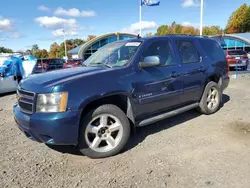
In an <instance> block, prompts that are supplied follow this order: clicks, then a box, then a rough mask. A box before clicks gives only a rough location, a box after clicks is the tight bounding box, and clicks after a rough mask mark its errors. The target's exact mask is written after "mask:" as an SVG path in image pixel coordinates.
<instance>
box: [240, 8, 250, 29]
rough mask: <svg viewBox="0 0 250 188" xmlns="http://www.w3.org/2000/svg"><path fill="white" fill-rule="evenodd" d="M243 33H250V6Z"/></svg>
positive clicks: (243, 25) (243, 24)
mask: <svg viewBox="0 0 250 188" xmlns="http://www.w3.org/2000/svg"><path fill="white" fill-rule="evenodd" d="M241 32H250V6H249V7H248V10H247V13H246V15H245V18H244V20H243V23H242V27H241Z"/></svg>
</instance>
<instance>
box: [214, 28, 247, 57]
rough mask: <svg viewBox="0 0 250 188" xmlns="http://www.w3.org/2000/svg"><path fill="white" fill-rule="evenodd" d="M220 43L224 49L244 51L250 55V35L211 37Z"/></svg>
mask: <svg viewBox="0 0 250 188" xmlns="http://www.w3.org/2000/svg"><path fill="white" fill-rule="evenodd" d="M211 38H213V39H215V40H216V41H218V42H219V43H220V45H221V46H222V48H223V49H225V50H230V49H242V50H245V51H246V52H248V53H250V33H235V34H225V35H216V36H211Z"/></svg>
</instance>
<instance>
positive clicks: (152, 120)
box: [138, 103, 199, 127]
mask: <svg viewBox="0 0 250 188" xmlns="http://www.w3.org/2000/svg"><path fill="white" fill-rule="evenodd" d="M198 106H199V103H194V104H191V105H188V106H184V107H182V108H179V109H176V110H173V111H170V112H167V113H164V114H160V115H158V116H155V117H151V118H148V119H145V120H143V121H141V122H140V123H139V125H138V126H139V127H143V126H146V125H148V124H152V123H155V122H157V121H160V120H163V119H166V118H169V117H172V116H175V115H177V114H180V113H183V112H186V111H188V110H191V109H193V108H196V107H198Z"/></svg>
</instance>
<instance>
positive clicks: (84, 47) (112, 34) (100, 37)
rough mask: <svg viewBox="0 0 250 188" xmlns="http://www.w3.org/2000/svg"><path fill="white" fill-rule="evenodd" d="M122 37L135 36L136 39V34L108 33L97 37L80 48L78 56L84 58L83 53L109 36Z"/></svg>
mask: <svg viewBox="0 0 250 188" xmlns="http://www.w3.org/2000/svg"><path fill="white" fill-rule="evenodd" d="M120 35H128V36H133V37H136V35H134V34H131V33H107V34H105V35H101V36H99V37H96V38H94V39H92V40H89V41H88V42H86V43H84V44H83V45H82V46H81V47H80V48H79V51H78V56H79V58H83V57H82V53H83V52H84V51H85V50H86V49H87V48H88V47H89V46H91V45H92V44H94V43H95V42H97V41H99V40H101V39H103V38H106V37H109V36H120Z"/></svg>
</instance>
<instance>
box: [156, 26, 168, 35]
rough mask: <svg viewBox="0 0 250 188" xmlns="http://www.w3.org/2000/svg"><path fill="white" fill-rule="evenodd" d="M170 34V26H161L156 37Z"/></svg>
mask: <svg viewBox="0 0 250 188" xmlns="http://www.w3.org/2000/svg"><path fill="white" fill-rule="evenodd" d="M167 34H168V25H161V26H160V27H158V29H157V32H156V33H155V35H156V36H164V35H167Z"/></svg>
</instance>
